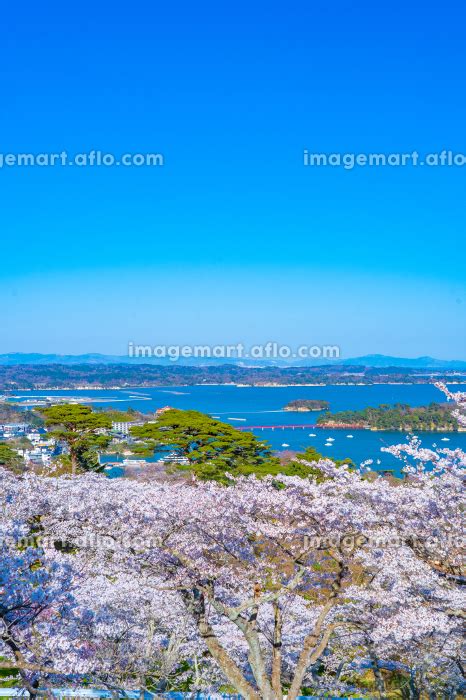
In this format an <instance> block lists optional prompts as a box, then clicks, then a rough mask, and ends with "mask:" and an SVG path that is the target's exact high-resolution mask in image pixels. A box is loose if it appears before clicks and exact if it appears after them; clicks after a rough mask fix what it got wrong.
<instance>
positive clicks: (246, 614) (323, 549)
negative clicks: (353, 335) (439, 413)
mask: <svg viewBox="0 0 466 700" xmlns="http://www.w3.org/2000/svg"><path fill="white" fill-rule="evenodd" d="M455 398H456V399H458V397H457V396H455ZM459 398H460V399H461V397H459ZM460 404H461V400H460ZM388 449H389V451H390V452H391V453H392V454H394V455H395V456H397V457H398V458H400V459H402V460H403V462H404V471H405V478H404V479H403V480H400V481H398V482H396V483H393V482H392V481H391V480H387V479H385V478H383V477H374V476H373V475H372V476H371V475H365V473H364V471H362V472H361V471H355V470H350V469H348V468H346V467H344V466H339V467H337V466H336V465H335V464H334V463H333V462H331V461H330V460H320V461H319V462H318V464H317V465H316V464H314V463H313V464H312V466H313V467H316V466H317V468H318V471H319V474H320V475H321V476H322V475H324V476H323V478H319V480H318V481H317V480H316V479H315V478H313V477H310V478H306V479H304V478H300V477H297V476H294V477H291V476H288V477H287V476H279V477H272V476H266V477H264V478H262V479H259V478H256V477H241V478H236V479H235V478H233V477H231V482H232V485H230V486H228V487H226V486H222V485H221V484H218V483H213V482H196V481H194V482H189V483H188V482H180V483H176V484H174V483H158V482H155V481H154V482H149V483H140V482H135V481H131V480H126V479H125V480H109V479H106V478H105V477H103V476H101V475H96V474H85V475H82V476H76V477H73V476H61V477H57V478H47V477H42V476H38V475H35V474H26V475H22V476H20V477H15V476H14V475H12V474H11V473H9V472H7V471H5V470H0V482H1V483H0V487H1V488H2V493H3V495H4V498H3V505H2V511H1V520H0V527H1V534H2V550H1V551H2V565H3V566H2V574H1V576H2V579H1V586H0V620H1V622H2V625H3V627H2V638H1V644H2V646H1V650H0V651H1V653H2V655H3V656H5V657H6V658H7V659H9V660H10V661H6V662H5V664H8V663H10V665H11V666H12V667H14V668H18V669H19V671H20V673H21V678H22V681H23V683H24V685H25V686H26V687H27V688H28V690H29V691H30V692H31V693H33V692H35V689H36V688H37V686H38V685H39V684H44V683H48V684H51V685H53V684H57V683H62V682H63V681H64V679H66V680H67V682H75V683H77V684H79V683H80V682H82V680H83V678H86V679H87V681H88V682H89V680H92V681H93V682H95V683H99V684H105V685H107V686H108V687H117V686H118V687H122V686H123V687H151V688H153V689H156V690H158V691H161V690H166V689H167V688H171V687H174V686H176V684H177V683H178V687H191V688H193V689H201V688H206V687H208V688H214V689H215V688H219V687H221V686H223V687H225V686H226V687H230V688H231V689H234V690H235V691H236V692H239V693H241V694H242V695H243V696H244V697H245V698H247V699H248V700H259V699H262V698H264V699H265V700H282V698H283V696H284V694H286V695H287V697H288V698H289V700H295V698H296V697H297V696H298V695H300V694H301V693H302V692H303V689H304V688H311V689H314V690H318V691H320V692H323V691H331V692H350V691H351V689H352V688H354V684H355V683H356V682H357V678H358V675H359V676H360V674H361V673H362V672H363V671H364V669H366V671H367V670H368V669H369V671H370V672H371V673H372V674H373V678H374V684H375V687H376V689H377V692H378V694H379V695H380V696H381V697H383V696H385V695H386V694H387V693H388V691H389V690H390V687H389V686H390V683H391V679H393V678H395V676H396V675H398V676H399V677H400V678H401V679H402V684H404V685H403V687H404V688H405V690H404V691H403V692H405V693H407V692H408V690H409V693H411V695H410V697H412V698H413V699H414V698H416V697H420V695H421V693H424V694H428V695H429V696H430V697H433V696H434V695H435V694H436V693H439V692H442V693H444V694H445V693H449V694H450V695H451V694H454V693H456V692H457V691H458V689H460V688H461V684H462V683H463V682H464V680H463V667H462V665H461V660H460V658H461V657H460V644H461V622H462V620H463V612H462V609H463V606H464V597H463V595H462V593H461V589H460V583H461V573H462V569H461V565H462V560H461V551H462V540H461V536H462V516H463V512H464V496H463V486H464V483H463V480H464V466H465V464H466V456H465V455H464V454H463V453H462V452H461V451H459V450H448V449H434V450H431V449H429V450H427V449H425V448H423V447H422V444H421V443H420V441H419V440H418V439H417V438H414V437H413V438H411V439H410V440H409V441H407V442H406V443H405V444H400V445H395V446H394V447H392V448H388ZM26 535H27V536H28V537H29V538H30V537H33V540H30V541H28V543H26V544H25V543H24V542H22V538H24V537H25V536H26ZM406 689H408V690H406ZM416 693H417V695H416ZM407 697H408V695H407Z"/></svg>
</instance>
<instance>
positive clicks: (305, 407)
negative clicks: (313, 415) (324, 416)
mask: <svg viewBox="0 0 466 700" xmlns="http://www.w3.org/2000/svg"><path fill="white" fill-rule="evenodd" d="M329 408H330V404H329V402H328V401H319V400H318V399H296V400H295V401H290V402H289V403H287V404H286V406H285V407H284V409H283V410H284V411H328V409H329Z"/></svg>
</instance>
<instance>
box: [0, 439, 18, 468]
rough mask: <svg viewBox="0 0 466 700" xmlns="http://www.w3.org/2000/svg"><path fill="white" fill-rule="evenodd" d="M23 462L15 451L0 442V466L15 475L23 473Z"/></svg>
mask: <svg viewBox="0 0 466 700" xmlns="http://www.w3.org/2000/svg"><path fill="white" fill-rule="evenodd" d="M23 464H24V463H23V460H22V459H21V457H20V456H19V454H18V453H17V452H15V450H12V449H11V447H9V446H8V445H7V444H6V443H5V442H0V466H1V467H5V469H9V470H10V471H12V472H14V473H15V474H20V473H21V472H22V471H23Z"/></svg>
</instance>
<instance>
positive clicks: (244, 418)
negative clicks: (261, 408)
mask: <svg viewBox="0 0 466 700" xmlns="http://www.w3.org/2000/svg"><path fill="white" fill-rule="evenodd" d="M228 420H246V418H228Z"/></svg>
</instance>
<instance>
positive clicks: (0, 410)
mask: <svg viewBox="0 0 466 700" xmlns="http://www.w3.org/2000/svg"><path fill="white" fill-rule="evenodd" d="M0 423H29V425H34V426H36V427H40V426H42V425H43V424H44V421H43V419H42V418H41V416H40V415H39V414H38V413H36V412H35V411H29V410H24V409H22V408H20V407H19V406H16V405H14V404H11V403H8V402H4V403H0Z"/></svg>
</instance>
